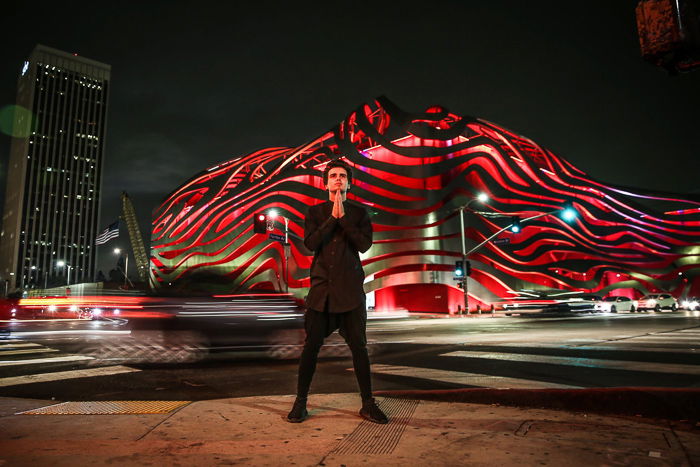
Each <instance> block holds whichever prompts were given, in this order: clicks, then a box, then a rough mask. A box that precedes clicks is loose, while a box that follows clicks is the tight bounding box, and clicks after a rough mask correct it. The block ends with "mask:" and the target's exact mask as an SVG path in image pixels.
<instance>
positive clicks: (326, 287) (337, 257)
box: [304, 201, 372, 313]
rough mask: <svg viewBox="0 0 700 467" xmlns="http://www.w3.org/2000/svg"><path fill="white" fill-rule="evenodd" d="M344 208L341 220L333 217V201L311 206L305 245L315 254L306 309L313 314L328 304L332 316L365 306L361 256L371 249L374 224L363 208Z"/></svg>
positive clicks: (356, 206) (346, 203)
mask: <svg viewBox="0 0 700 467" xmlns="http://www.w3.org/2000/svg"><path fill="white" fill-rule="evenodd" d="M343 208H344V210H345V215H344V216H343V217H341V218H340V219H336V218H335V217H333V216H331V212H332V211H333V203H332V202H330V201H326V202H325V203H321V204H317V205H316V206H311V207H310V208H309V212H308V214H307V215H306V219H305V222H304V245H306V247H307V248H308V249H309V250H311V251H313V252H314V259H313V262H312V263H311V289H310V290H309V295H308V296H307V297H306V306H307V307H308V308H310V309H312V310H316V311H324V309H325V305H326V300H328V310H329V312H331V313H343V312H346V311H350V310H353V309H355V308H359V307H360V306H362V307H364V305H365V291H364V289H363V286H362V285H363V283H364V281H365V272H364V271H363V270H362V264H361V262H360V253H364V252H365V251H367V250H369V247H371V246H372V223H371V222H370V220H369V216H368V215H367V210H366V209H365V208H364V207H363V206H361V205H358V204H356V203H351V202H348V201H345V202H343Z"/></svg>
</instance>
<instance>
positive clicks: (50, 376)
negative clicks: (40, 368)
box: [0, 365, 141, 387]
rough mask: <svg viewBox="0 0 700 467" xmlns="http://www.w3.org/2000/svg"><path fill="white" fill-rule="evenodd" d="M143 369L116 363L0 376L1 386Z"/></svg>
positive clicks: (116, 373) (92, 376) (115, 373)
mask: <svg viewBox="0 0 700 467" xmlns="http://www.w3.org/2000/svg"><path fill="white" fill-rule="evenodd" d="M136 371H141V370H138V369H136V368H130V367H128V366H122V365H115V366H108V367H101V368H87V369H85V370H71V371H57V372H55V373H39V374H34V375H24V376H12V377H8V378H0V387H7V386H19V385H20V384H31V383H46V382H49V381H61V380H64V379H76V378H94V377H96V376H108V375H118V374H121V373H133V372H136Z"/></svg>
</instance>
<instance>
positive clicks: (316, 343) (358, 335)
mask: <svg viewBox="0 0 700 467" xmlns="http://www.w3.org/2000/svg"><path fill="white" fill-rule="evenodd" d="M304 327H305V329H306V340H305V341H304V350H303V352H302V353H301V359H300V361H299V381H298V384H297V397H299V398H301V399H306V397H307V396H308V394H309V387H310V386H311V379H312V378H313V376H314V372H315V371H316V361H317V360H318V352H319V350H320V349H321V346H322V345H323V341H324V339H325V338H326V337H328V336H330V335H331V334H332V333H333V331H335V330H336V329H337V330H338V332H339V333H340V335H341V336H343V338H344V339H345V342H346V343H347V344H348V347H350V351H351V352H352V364H353V367H354V368H355V377H356V378H357V384H358V386H359V387H360V396H361V397H362V400H363V401H364V400H367V399H371V398H372V383H371V381H370V373H369V355H368V354H367V336H366V332H365V331H366V328H367V310H366V309H365V307H364V306H362V307H361V308H358V309H355V310H352V311H348V312H346V313H328V305H327V304H326V310H325V311H315V310H306V315H305V317H304Z"/></svg>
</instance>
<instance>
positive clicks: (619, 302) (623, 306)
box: [595, 296, 638, 313]
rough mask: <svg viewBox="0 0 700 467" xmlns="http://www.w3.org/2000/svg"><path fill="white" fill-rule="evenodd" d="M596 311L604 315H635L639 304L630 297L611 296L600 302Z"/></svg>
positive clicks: (596, 306)
mask: <svg viewBox="0 0 700 467" xmlns="http://www.w3.org/2000/svg"><path fill="white" fill-rule="evenodd" d="M595 309H596V310H597V311H602V312H603V313H620V312H630V313H634V312H635V311H636V310H637V309H638V307H637V302H636V301H635V300H632V299H631V298H629V297H618V296H610V297H605V298H604V299H603V300H602V301H600V302H598V303H597V304H596V305H595Z"/></svg>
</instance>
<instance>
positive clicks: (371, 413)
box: [360, 398, 389, 425]
mask: <svg viewBox="0 0 700 467" xmlns="http://www.w3.org/2000/svg"><path fill="white" fill-rule="evenodd" d="M360 415H361V416H362V418H364V419H365V420H369V421H370V422H373V423H379V424H382V425H383V424H385V423H389V419H388V418H387V416H386V415H384V412H382V409H380V408H379V407H378V406H377V404H376V402H375V401H374V398H372V399H368V400H366V401H363V402H362V408H361V409H360Z"/></svg>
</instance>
